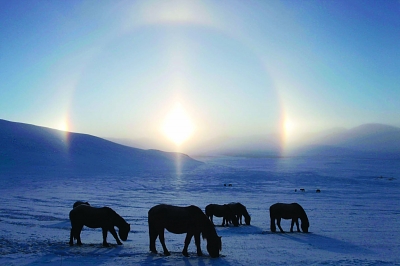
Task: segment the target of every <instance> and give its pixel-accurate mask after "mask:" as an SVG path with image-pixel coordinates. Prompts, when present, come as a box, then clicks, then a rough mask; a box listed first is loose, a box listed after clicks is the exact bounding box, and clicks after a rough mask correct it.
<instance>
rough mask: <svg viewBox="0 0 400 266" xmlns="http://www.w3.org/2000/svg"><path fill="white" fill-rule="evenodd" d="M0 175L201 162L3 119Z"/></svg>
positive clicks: (108, 170) (130, 170) (113, 171)
mask: <svg viewBox="0 0 400 266" xmlns="http://www.w3.org/2000/svg"><path fill="white" fill-rule="evenodd" d="M0 147H1V148H0V173H2V174H4V173H12V174H15V173H18V172H23V173H27V172H30V173H35V174H43V173H46V174H48V172H52V173H57V174H59V175H62V174H72V173H75V174H90V175H92V174H117V173H118V174H131V173H137V172H143V171H145V172H152V171H176V170H177V167H178V168H180V169H178V170H184V169H190V168H193V167H197V166H199V165H201V164H202V163H201V162H199V161H196V160H194V159H192V158H190V157H189V156H187V155H185V154H181V153H170V152H162V151H158V150H142V149H137V148H132V147H127V146H123V145H120V144H116V143H113V142H111V141H108V140H104V139H101V138H98V137H95V136H91V135H87V134H79V133H71V132H64V131H59V130H55V129H50V128H44V127H39V126H34V125H29V124H23V123H15V122H9V121H5V120H0Z"/></svg>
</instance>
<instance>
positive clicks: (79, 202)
mask: <svg viewBox="0 0 400 266" xmlns="http://www.w3.org/2000/svg"><path fill="white" fill-rule="evenodd" d="M82 204H85V205H89V206H90V204H89V202H87V201H79V200H78V201H76V202H75V203H74V205H73V207H74V208H75V207H78V206H79V205H82Z"/></svg>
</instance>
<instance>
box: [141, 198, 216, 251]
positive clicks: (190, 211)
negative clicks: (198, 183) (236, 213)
mask: <svg viewBox="0 0 400 266" xmlns="http://www.w3.org/2000/svg"><path fill="white" fill-rule="evenodd" d="M148 223H149V237H150V251H151V252H153V253H157V250H156V239H157V237H159V238H160V242H161V245H162V247H163V249H164V255H166V256H169V255H170V252H169V251H168V249H167V247H166V246H165V239H164V229H167V230H168V231H169V232H171V233H174V234H183V233H187V234H186V238H185V246H184V248H183V250H182V254H183V255H184V256H186V257H188V256H189V254H188V246H189V244H190V240H191V239H192V237H193V236H194V241H195V243H196V247H197V255H198V256H202V255H203V253H202V252H201V247H200V233H201V234H202V236H203V239H207V251H208V253H209V254H210V256H211V257H212V258H216V257H219V251H220V250H221V249H222V242H221V237H219V236H218V235H217V232H216V231H215V228H214V225H213V224H212V223H211V222H210V220H208V218H207V216H206V215H205V214H204V213H203V211H202V210H201V209H200V208H199V207H197V206H193V205H191V206H188V207H177V206H172V205H166V204H160V205H156V206H154V207H152V208H151V209H150V210H149V213H148Z"/></svg>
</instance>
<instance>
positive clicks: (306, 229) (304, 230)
mask: <svg viewBox="0 0 400 266" xmlns="http://www.w3.org/2000/svg"><path fill="white" fill-rule="evenodd" d="M308 227H310V224H309V223H308V221H304V222H302V223H301V230H302V231H303V233H308Z"/></svg>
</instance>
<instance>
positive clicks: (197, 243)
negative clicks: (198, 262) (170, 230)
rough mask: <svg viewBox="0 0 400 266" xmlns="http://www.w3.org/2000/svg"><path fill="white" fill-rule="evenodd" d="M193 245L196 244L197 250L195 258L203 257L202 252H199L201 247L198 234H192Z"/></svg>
mask: <svg viewBox="0 0 400 266" xmlns="http://www.w3.org/2000/svg"><path fill="white" fill-rule="evenodd" d="M194 243H195V244H196V248H197V256H203V252H201V245H200V232H199V233H195V234H194Z"/></svg>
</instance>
